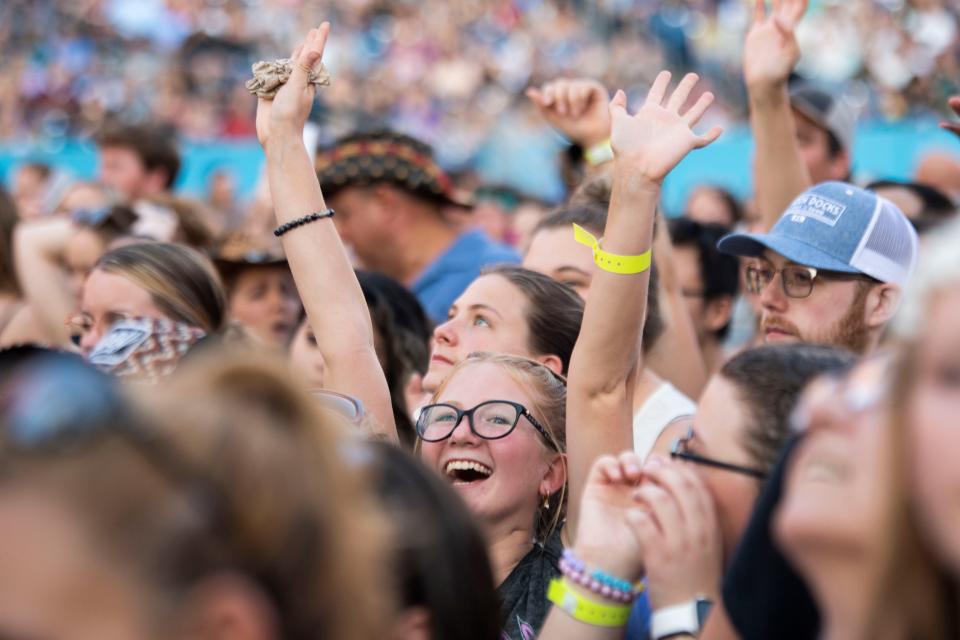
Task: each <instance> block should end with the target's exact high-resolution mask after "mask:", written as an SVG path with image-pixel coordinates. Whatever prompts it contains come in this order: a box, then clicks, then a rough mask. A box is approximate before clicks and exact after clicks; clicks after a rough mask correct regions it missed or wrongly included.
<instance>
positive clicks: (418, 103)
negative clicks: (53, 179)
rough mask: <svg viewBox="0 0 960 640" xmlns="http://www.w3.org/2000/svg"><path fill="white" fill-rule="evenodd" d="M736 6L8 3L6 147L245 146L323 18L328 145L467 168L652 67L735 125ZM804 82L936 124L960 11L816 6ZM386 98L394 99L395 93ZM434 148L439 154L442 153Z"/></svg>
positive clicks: (440, 0) (869, 110) (1, 38)
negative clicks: (300, 43) (390, 150)
mask: <svg viewBox="0 0 960 640" xmlns="http://www.w3.org/2000/svg"><path fill="white" fill-rule="evenodd" d="M749 5H750V3H749V2H746V1H744V0H695V1H690V2H651V1H641V2H625V1H622V0H605V1H603V2H583V1H581V0H564V1H562V2H548V1H545V0H503V1H499V0H498V1H497V2H492V3H490V2H479V1H475V0H456V1H446V0H429V1H427V2H380V1H377V0H353V1H351V2H303V1H301V0H256V1H254V0H220V1H216V2H214V1H213V0H142V1H140V2H136V3H131V2H127V1H125V0H82V1H80V2H69V3H64V2H56V1H54V0H42V1H40V2H36V1H28V0H8V1H7V2H4V3H3V6H2V7H0V52H2V53H3V63H2V64H0V86H2V87H3V91H0V134H2V135H4V136H5V137H10V136H24V135H30V134H34V135H42V136H43V137H45V138H49V137H54V138H56V137H63V136H66V135H81V136H82V135H90V134H92V133H93V132H94V130H95V129H96V127H98V126H99V124H100V123H101V121H102V119H103V118H104V116H105V115H107V114H119V115H120V116H121V117H124V118H126V119H146V118H149V119H151V120H153V121H156V122H160V123H164V124H168V125H170V126H173V127H176V129H177V130H178V131H179V132H181V134H182V135H184V136H187V137H190V138H195V139H210V138H217V137H242V136H252V135H253V134H254V130H253V127H252V112H251V107H250V101H249V100H247V99H246V97H245V94H244V92H243V90H242V86H241V85H242V80H243V79H245V76H246V75H247V73H248V70H249V68H250V65H251V64H252V63H253V62H254V61H255V60H257V59H258V58H262V57H265V55H264V54H265V53H267V52H269V53H271V54H272V53H273V52H276V51H280V50H283V49H284V48H285V47H286V44H287V43H289V42H291V41H293V39H294V38H296V37H297V36H298V34H299V32H300V30H301V26H302V25H304V24H315V23H316V22H318V21H319V20H321V19H324V18H329V19H332V20H334V21H335V22H336V23H337V24H338V25H340V28H339V30H338V31H337V33H334V34H333V35H332V36H331V43H330V51H329V53H328V59H327V64H328V66H329V67H331V68H332V69H333V70H334V71H335V72H336V75H337V83H336V84H335V86H334V87H333V88H332V89H331V91H329V92H326V93H325V94H324V95H323V96H322V105H323V106H324V108H325V110H326V111H327V112H328V113H327V114H326V118H325V119H326V123H325V124H326V127H325V131H326V132H328V133H334V134H336V133H338V132H339V133H345V132H346V131H347V130H349V129H350V128H352V127H353V126H355V125H356V124H357V123H358V122H360V121H362V120H364V119H368V118H371V117H374V118H379V119H381V120H382V121H383V123H384V124H387V125H389V126H390V127H391V128H394V129H398V130H401V131H404V132H407V133H410V134H412V135H415V136H416V137H418V138H421V139H424V140H426V141H428V142H431V143H437V142H439V141H443V145H442V146H443V147H444V148H443V149H442V153H443V157H444V158H445V159H446V160H448V161H449V162H451V163H455V162H458V161H459V162H463V161H465V160H466V159H468V158H470V157H472V155H473V154H475V153H477V151H478V149H479V148H480V147H481V146H482V144H483V142H484V141H485V139H486V138H488V137H489V136H490V135H494V134H496V133H500V134H504V133H505V132H503V131H498V129H499V127H498V125H499V123H500V122H501V121H502V120H504V119H506V120H509V121H510V122H511V124H510V127H517V126H519V124H518V122H523V121H524V120H528V119H529V118H525V117H524V114H527V113H528V112H527V109H526V108H525V103H524V102H523V101H518V100H516V96H517V95H518V93H519V92H520V90H522V89H523V88H524V87H526V86H527V85H529V84H531V83H534V84H540V83H542V82H543V81H545V80H549V79H552V78H556V77H561V76H570V77H582V76H586V77H593V78H597V79H598V80H600V81H601V82H603V83H604V84H605V85H606V86H619V87H624V88H625V89H627V90H628V93H631V92H635V93H640V92H642V91H643V90H644V89H643V88H644V87H646V86H647V85H648V84H649V82H650V81H652V79H653V77H654V76H655V75H656V72H657V71H658V70H659V69H660V68H661V67H663V66H668V67H670V68H674V69H678V70H682V71H695V72H697V73H698V74H700V75H701V77H702V78H704V82H705V83H707V84H709V88H710V89H711V90H712V91H714V92H715V93H717V95H718V96H719V97H720V98H721V100H720V101H719V102H720V104H719V105H718V108H717V109H716V110H715V112H714V113H713V114H712V116H711V117H712V118H715V119H724V120H727V121H735V120H738V119H741V118H742V117H743V116H744V115H745V113H746V106H747V105H746V102H745V94H744V92H743V88H742V83H741V74H740V64H739V60H740V58H741V55H742V46H741V45H742V37H743V34H744V33H745V31H746V29H747V27H748V25H749V15H750V6H749ZM812 5H813V6H812V7H811V15H810V16H809V17H808V19H807V21H806V24H805V25H804V26H803V28H802V29H801V31H800V33H799V36H800V38H801V41H802V42H803V43H804V44H805V50H806V51H808V55H807V56H806V57H805V59H804V63H803V65H802V66H801V71H802V72H803V73H804V75H806V76H807V77H816V78H818V79H820V80H822V81H824V82H827V83H831V84H832V85H833V86H837V87H839V86H841V85H842V83H846V82H848V81H856V82H852V83H851V84H850V85H849V88H850V93H851V97H852V98H854V99H855V100H856V101H857V102H858V104H860V105H861V106H862V107H863V108H864V111H865V113H866V114H883V115H885V116H888V117H894V118H896V117H902V116H904V115H909V114H913V113H916V112H917V111H918V110H925V109H934V110H939V111H942V105H943V101H944V99H945V98H946V97H947V96H948V95H951V93H956V92H957V80H956V78H957V62H956V50H957V47H958V46H960V31H958V30H957V27H956V19H957V13H956V12H957V8H956V6H955V5H954V4H953V3H951V2H948V1H947V0H911V1H910V2H906V1H904V0H883V1H880V0H856V1H850V2H838V1H835V0H814V2H813V3H812ZM392 87H403V90H402V91H396V90H392V89H391V88H392ZM438 146H439V145H438Z"/></svg>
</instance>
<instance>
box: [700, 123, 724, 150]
mask: <svg viewBox="0 0 960 640" xmlns="http://www.w3.org/2000/svg"><path fill="white" fill-rule="evenodd" d="M722 133H723V127H714V128H713V129H710V131H708V132H707V133H705V134H704V135H702V136H699V137H698V138H697V145H696V146H697V149H702V148H703V147H705V146H707V145H709V144H712V143H714V142H716V140H717V138H719V137H720V134H722Z"/></svg>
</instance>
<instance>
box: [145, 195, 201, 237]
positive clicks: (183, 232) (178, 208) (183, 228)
mask: <svg viewBox="0 0 960 640" xmlns="http://www.w3.org/2000/svg"><path fill="white" fill-rule="evenodd" d="M147 200H148V201H150V202H153V203H155V204H158V205H160V206H161V207H166V208H167V209H169V210H170V211H171V212H173V215H174V216H176V218H177V234H176V236H175V237H174V240H175V241H177V242H182V243H183V244H186V245H189V246H191V247H193V248H194V249H200V250H201V251H204V250H207V249H210V248H211V247H212V246H213V244H214V240H215V239H216V232H215V230H214V228H213V226H212V225H211V224H210V223H209V222H208V221H207V219H206V217H205V216H204V208H203V205H201V204H200V203H199V202H195V201H192V200H188V199H187V198H180V197H177V196H172V195H169V194H166V193H160V194H157V195H154V196H151V197H149V198H147Z"/></svg>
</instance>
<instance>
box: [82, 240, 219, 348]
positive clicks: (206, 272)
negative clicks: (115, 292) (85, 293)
mask: <svg viewBox="0 0 960 640" xmlns="http://www.w3.org/2000/svg"><path fill="white" fill-rule="evenodd" d="M94 268H95V269H100V270H102V271H105V272H107V273H113V274H116V275H120V276H123V277H125V278H127V279H129V280H130V281H132V282H133V283H134V284H136V285H137V286H139V287H141V288H142V289H144V290H146V291H147V292H148V293H149V294H150V296H151V298H152V299H153V302H154V304H156V305H157V306H158V307H159V308H160V309H161V310H162V311H163V312H164V313H165V314H167V316H169V318H170V319H171V320H174V321H177V322H183V323H184V324H187V325H190V326H191V327H198V328H200V329H203V330H204V331H206V332H207V333H216V332H217V331H219V330H220V329H222V328H223V325H224V322H225V316H226V298H225V295H224V292H223V286H222V285H221V284H220V278H219V277H218V276H217V273H216V270H215V269H214V268H213V265H212V264H211V263H210V261H209V260H208V259H207V258H206V257H204V256H203V255H202V254H200V253H199V252H197V251H196V250H194V249H191V248H189V247H185V246H183V245H178V244H171V243H166V242H141V243H137V244H131V245H126V246H123V247H119V248H117V249H114V250H112V251H109V252H107V253H105V254H104V255H103V256H102V257H101V258H100V260H98V261H97V264H96V266H95V267H94Z"/></svg>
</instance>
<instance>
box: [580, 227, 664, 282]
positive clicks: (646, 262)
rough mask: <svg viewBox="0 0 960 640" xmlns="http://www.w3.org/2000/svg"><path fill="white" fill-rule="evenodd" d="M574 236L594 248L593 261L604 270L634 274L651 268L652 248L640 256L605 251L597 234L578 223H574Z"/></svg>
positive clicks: (581, 242)
mask: <svg viewBox="0 0 960 640" xmlns="http://www.w3.org/2000/svg"><path fill="white" fill-rule="evenodd" d="M573 237H574V239H575V240H576V241H577V242H579V243H580V244H585V245H587V246H588V247H590V248H591V249H593V261H594V262H595V263H597V266H598V267H600V268H601V269H603V270H604V271H609V272H610V273H621V274H624V275H633V274H637V273H643V272H644V271H646V270H647V269H649V268H650V258H651V256H652V255H653V254H652V253H651V250H650V249H647V250H646V251H644V252H643V253H641V254H640V255H638V256H621V255H617V254H616V253H610V252H609V251H604V250H603V249H601V248H600V241H599V240H597V238H596V236H594V235H593V234H592V233H590V232H589V231H587V230H586V229H584V228H583V227H581V226H580V225H578V224H574V225H573Z"/></svg>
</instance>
